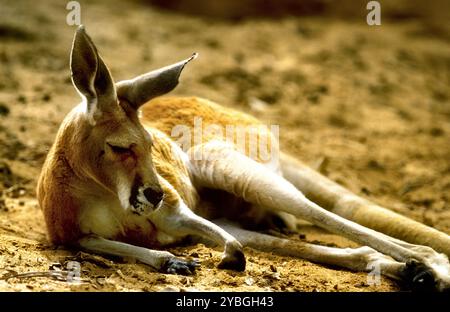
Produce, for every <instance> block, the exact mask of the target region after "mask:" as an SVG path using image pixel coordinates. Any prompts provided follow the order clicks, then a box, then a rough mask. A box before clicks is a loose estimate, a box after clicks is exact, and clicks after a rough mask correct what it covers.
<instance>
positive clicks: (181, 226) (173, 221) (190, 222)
mask: <svg viewBox="0 0 450 312" xmlns="http://www.w3.org/2000/svg"><path fill="white" fill-rule="evenodd" d="M161 182H162V183H163V184H165V183H166V181H165V180H164V179H162V178H161ZM174 196H175V194H174ZM176 197H177V198H176V204H174V203H172V204H163V206H162V207H161V208H159V209H158V210H156V211H154V212H153V213H152V214H151V215H150V219H151V221H152V222H153V223H154V224H155V225H156V227H157V228H158V230H159V231H163V232H165V233H166V234H168V235H170V236H173V237H176V238H182V237H185V236H188V235H196V236H200V237H202V238H205V239H208V240H209V241H213V242H214V243H216V244H218V245H220V246H223V247H224V252H223V256H222V260H221V262H220V263H219V266H218V267H219V268H222V269H232V270H237V271H243V270H245V263H246V261H245V256H244V253H243V251H242V245H241V244H240V243H239V242H238V241H237V240H236V238H234V237H233V236H232V235H230V234H229V233H227V232H226V231H225V230H224V229H222V228H221V227H219V226H217V225H216V224H214V223H212V222H211V221H209V220H206V219H204V218H202V217H200V216H198V215H196V214H195V213H194V212H193V211H192V210H191V209H189V207H188V206H187V205H186V204H185V203H184V202H183V200H182V199H181V198H180V197H179V196H178V195H176Z"/></svg>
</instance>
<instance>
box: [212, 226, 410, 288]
mask: <svg viewBox="0 0 450 312" xmlns="http://www.w3.org/2000/svg"><path fill="white" fill-rule="evenodd" d="M214 223H216V224H217V225H219V226H220V227H221V228H223V229H224V230H226V231H227V232H228V233H230V234H231V235H233V236H234V237H236V238H237V239H238V240H239V242H240V243H241V244H242V245H243V246H244V247H251V248H253V249H256V250H260V251H265V252H273V253H275V254H278V255H281V256H290V257H296V258H300V259H305V260H309V261H311V262H315V263H320V264H327V265H332V266H336V267H341V268H346V269H349V270H351V271H357V272H370V271H372V270H373V269H374V268H378V269H379V272H380V274H383V275H385V276H388V277H391V278H393V279H396V280H400V279H401V280H404V279H412V278H414V277H415V276H413V275H409V276H407V273H408V272H412V271H409V270H408V269H407V265H406V264H405V263H402V262H397V261H395V260H394V259H392V258H391V257H389V256H386V255H384V254H382V253H380V252H378V251H376V250H374V249H373V248H370V247H367V246H364V247H359V248H335V247H327V246H321V245H314V244H309V243H305V242H301V241H295V240H290V239H285V238H279V237H275V236H271V235H267V234H262V233H258V232H254V231H249V230H245V229H242V228H240V227H238V226H236V225H235V224H233V223H232V222H230V221H228V220H225V219H220V220H215V221H214Z"/></svg>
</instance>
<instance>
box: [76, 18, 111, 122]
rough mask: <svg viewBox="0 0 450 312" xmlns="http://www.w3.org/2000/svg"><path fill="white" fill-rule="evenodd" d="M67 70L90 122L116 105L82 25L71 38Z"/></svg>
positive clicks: (107, 75) (108, 77) (108, 80)
mask: <svg viewBox="0 0 450 312" xmlns="http://www.w3.org/2000/svg"><path fill="white" fill-rule="evenodd" d="M70 69H71V74H72V81H73V84H74V86H75V88H76V89H77V90H78V92H79V93H80V95H81V96H82V97H84V98H85V99H86V102H87V113H88V115H89V118H90V120H91V122H93V123H95V120H97V119H98V118H99V117H100V116H101V115H102V113H103V112H106V111H108V110H111V109H114V108H115V107H117V106H118V105H117V94H116V89H115V85H114V81H113V79H112V77H111V74H110V72H109V70H108V67H107V66H106V65H105V63H104V62H103V60H102V59H101V57H100V56H99V55H98V52H97V48H96V47H95V45H94V43H93V42H92V40H91V38H90V37H89V36H88V35H87V34H86V31H85V29H84V26H80V27H78V29H77V31H76V33H75V37H74V39H73V44H72V52H71V54H70Z"/></svg>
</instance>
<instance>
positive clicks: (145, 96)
mask: <svg viewBox="0 0 450 312" xmlns="http://www.w3.org/2000/svg"><path fill="white" fill-rule="evenodd" d="M197 55H198V54H197V53H194V54H192V56H191V57H190V58H188V59H185V60H184V61H181V62H178V63H175V64H172V65H169V66H166V67H163V68H160V69H157V70H154V71H151V72H149V73H146V74H144V75H141V76H138V77H136V78H134V79H131V80H123V81H120V82H118V83H117V84H116V88H117V95H118V97H119V98H120V99H124V100H126V101H128V102H129V103H130V104H131V105H132V106H133V107H134V108H135V109H138V108H139V107H140V106H141V105H142V104H144V103H145V102H147V101H149V100H150V99H152V98H154V97H157V96H159V95H163V94H165V93H168V92H170V91H172V90H173V89H174V88H175V87H176V86H177V84H178V79H179V77H180V74H181V71H182V70H183V68H184V66H185V65H186V64H187V63H189V62H190V61H191V60H193V59H195V58H196V57H197Z"/></svg>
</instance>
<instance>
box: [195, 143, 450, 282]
mask: <svg viewBox="0 0 450 312" xmlns="http://www.w3.org/2000/svg"><path fill="white" fill-rule="evenodd" d="M197 149H199V150H197ZM192 155H196V156H198V155H201V157H200V158H199V157H192V158H191V166H192V167H191V170H192V174H193V176H194V182H195V183H197V184H199V185H202V186H205V187H210V188H217V189H222V190H225V191H228V192H230V193H233V194H235V195H236V196H239V197H242V198H243V199H245V200H247V201H249V202H251V203H254V204H257V205H258V206H261V207H266V208H267V209H271V210H274V211H279V210H281V211H285V212H287V213H290V214H293V215H295V216H296V217H298V218H303V219H305V220H307V221H309V222H312V223H313V224H315V225H318V226H320V227H322V228H324V229H326V230H329V231H331V232H333V233H336V234H340V235H343V236H345V237H347V238H349V239H351V240H353V241H355V242H358V243H360V244H362V245H366V246H369V247H372V248H374V249H375V250H377V251H379V252H382V253H384V254H386V255H389V256H391V257H393V258H394V259H395V260H397V261H400V262H410V261H413V260H416V261H418V262H419V263H421V264H422V265H423V266H424V268H427V270H428V271H430V272H432V274H433V276H434V279H435V281H436V285H435V286H436V288H437V289H439V290H443V289H447V288H450V265H449V263H448V259H447V257H446V256H445V255H443V254H438V253H436V252H434V251H433V250H432V249H431V248H428V249H426V252H421V251H420V250H416V249H412V248H408V246H402V245H400V244H398V243H396V242H395V241H393V240H390V239H387V237H386V235H384V234H381V233H379V232H376V231H374V230H371V229H368V228H366V227H364V226H361V225H359V224H357V223H355V222H352V221H349V220H347V219H344V218H342V217H340V216H338V215H336V214H334V213H331V212H329V211H327V210H325V209H323V208H321V207H320V206H318V205H317V204H315V203H313V202H312V201H310V200H308V199H307V198H306V197H305V196H304V195H303V194H302V193H301V192H300V191H299V190H298V189H297V188H296V187H295V186H294V185H292V184H291V183H289V182H288V181H287V180H285V179H284V178H283V177H281V176H279V175H277V174H276V173H274V172H272V171H270V170H268V169H267V168H266V167H264V165H262V164H259V163H257V162H255V161H254V160H252V159H250V158H248V157H246V156H245V155H243V154H241V153H239V152H237V151H235V150H234V149H233V148H232V147H231V146H230V145H228V144H224V143H220V142H210V143H207V144H204V145H200V146H196V147H194V148H193V150H192V151H191V156H192ZM424 248H426V247H424Z"/></svg>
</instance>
